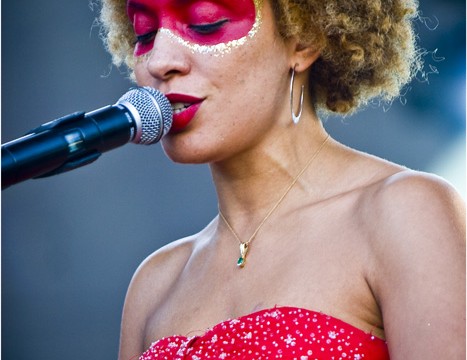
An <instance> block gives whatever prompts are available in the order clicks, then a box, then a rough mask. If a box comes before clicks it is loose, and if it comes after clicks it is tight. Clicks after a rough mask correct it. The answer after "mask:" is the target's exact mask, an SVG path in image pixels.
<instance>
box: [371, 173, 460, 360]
mask: <svg viewBox="0 0 467 360" xmlns="http://www.w3.org/2000/svg"><path fill="white" fill-rule="evenodd" d="M363 202H364V204H365V205H364V206H362V208H363V211H362V213H363V214H364V216H362V219H364V222H365V224H366V225H365V226H366V228H367V229H368V233H369V234H370V239H371V242H370V243H371V246H372V252H371V253H372V272H371V273H372V276H371V277H370V279H369V283H370V286H371V287H372V289H373V292H374V294H375V297H376V298H377V300H378V303H379V305H380V307H381V310H382V314H383V318H384V327H385V333H386V338H387V340H388V344H389V348H390V352H391V359H392V358H394V359H406V358H417V359H418V358H420V359H437V358H443V357H444V358H449V359H460V358H465V205H464V201H463V199H462V198H461V197H460V196H459V194H458V193H457V192H456V190H455V189H453V187H452V186H451V185H450V184H449V183H447V182H446V181H444V180H443V179H441V178H439V177H437V176H435V175H431V174H425V173H420V172H416V171H410V170H405V171H401V172H398V173H396V174H393V175H391V176H389V177H387V178H385V179H382V180H381V181H380V182H378V183H376V184H374V185H373V186H372V187H371V188H370V189H369V190H368V191H367V193H366V194H365V195H364V200H363ZM414 354H417V355H416V356H415V357H414Z"/></svg>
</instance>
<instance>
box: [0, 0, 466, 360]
mask: <svg viewBox="0 0 467 360" xmlns="http://www.w3.org/2000/svg"><path fill="white" fill-rule="evenodd" d="M1 6H2V8H1V10H2V19H1V20H2V22H1V30H2V32H1V36H2V37H1V39H2V47H1V50H2V68H1V75H2V89H1V90H2V92H1V95H2V104H1V105H2V107H1V115H2V143H4V142H6V141H9V140H12V139H14V138H17V137H19V136H21V135H23V134H24V133H25V132H26V131H28V130H30V129H32V128H34V127H36V126H37V125H39V124H41V123H44V122H46V121H49V120H52V119H55V118H57V117H60V116H62V115H66V114H69V113H71V112H74V111H78V110H83V111H90V110H94V109H97V108H99V107H101V106H104V105H107V104H111V103H114V102H115V101H116V100H117V99H118V98H119V97H120V96H121V95H122V94H123V93H124V92H126V91H127V89H128V88H129V86H131V83H130V82H129V81H128V80H127V79H126V74H125V71H123V70H119V69H116V68H113V67H112V66H111V60H110V56H109V55H108V54H107V53H106V52H105V51H104V49H103V46H102V44H101V41H100V39H99V36H98V33H99V31H98V28H97V27H96V26H94V24H95V22H94V21H95V18H96V17H97V7H93V6H90V5H89V3H88V0H81V1H76V0H67V1H63V0H48V1H31V0H29V1H28V0H14V1H3V2H2V4H1ZM420 6H421V11H422V15H423V17H424V18H425V20H424V21H419V22H417V29H418V31H419V33H420V39H421V46H422V47H423V48H425V49H427V51H428V52H429V54H428V55H427V56H426V58H425V60H426V66H425V72H427V73H431V74H430V75H429V76H428V81H417V80H415V81H414V82H413V83H412V84H411V85H410V88H408V89H407V92H406V94H405V95H404V96H403V97H402V98H401V99H400V100H396V101H394V103H393V104H392V106H391V107H390V108H389V109H387V111H385V110H384V109H383V108H381V107H379V108H378V107H376V106H373V107H370V109H368V110H367V111H362V112H360V113H358V114H357V115H355V116H352V117H349V118H345V119H344V120H342V119H335V118H329V119H327V120H326V127H327V128H328V129H329V131H330V132H331V133H332V135H333V136H334V137H335V138H337V139H339V140H341V141H342V142H344V143H346V144H348V145H350V146H354V147H356V148H358V149H361V150H364V151H368V152H370V153H373V154H376V155H379V156H382V157H384V158H387V159H390V160H393V161H396V162H399V163H401V164H403V165H406V166H409V167H412V168H414V169H418V170H423V171H430V172H434V173H437V174H439V175H441V176H443V177H445V178H446V179H448V180H449V181H450V182H451V183H452V184H454V186H456V187H457V189H458V190H459V192H461V193H462V194H463V196H465V67H466V62H465V61H466V59H465V55H466V53H465V2H464V1H460V0H450V1H446V0H445V1H435V0H429V1H424V0H421V4H420ZM437 73H439V74H437ZM420 80H423V79H420ZM216 208H217V205H216V199H215V194H214V190H213V187H212V185H211V180H210V174H209V171H208V168H207V166H205V165H202V166H199V165H197V166H186V165H184V166H182V165H177V164H173V163H171V162H170V161H169V160H167V159H166V158H165V156H164V154H163V152H162V150H161V148H160V146H159V145H154V146H149V147H143V146H136V145H127V146H124V147H122V148H120V149H117V150H114V151H112V152H109V153H106V154H104V155H103V156H102V158H101V159H99V160H98V161H97V162H96V163H94V164H92V165H89V166H86V167H84V168H81V169H79V170H75V171H73V172H70V173H67V174H63V175H60V176H56V177H52V178H48V179H42V180H29V181H26V182H24V183H21V184H18V185H15V186H13V187H11V188H9V189H7V190H5V191H3V192H2V249H1V250H2V251H1V256H2V258H1V260H2V273H1V274H2V315H1V318H2V337H1V340H2V359H5V360H10V359H15V360H23V359H33V358H38V359H48V360H54V359H63V358H66V359H98V358H99V359H115V358H116V357H117V349H118V338H119V323H120V315H121V308H122V305H123V301H124V296H125V292H126V288H127V286H128V283H129V281H130V278H131V276H132V274H133V272H134V270H135V268H136V267H137V266H138V264H139V263H140V262H141V261H142V260H143V259H144V258H145V257H146V256H147V255H148V254H149V253H151V252H153V251H154V250H156V249H157V248H159V247H160V246H161V245H163V244H165V243H167V242H169V241H172V240H174V239H177V238H179V237H183V236H186V235H189V234H191V233H193V232H196V231H198V230H200V229H201V228H202V227H203V226H204V225H205V224H206V223H207V222H208V221H209V220H210V219H211V218H212V217H213V216H215V215H216Z"/></svg>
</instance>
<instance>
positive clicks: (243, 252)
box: [237, 243, 248, 268]
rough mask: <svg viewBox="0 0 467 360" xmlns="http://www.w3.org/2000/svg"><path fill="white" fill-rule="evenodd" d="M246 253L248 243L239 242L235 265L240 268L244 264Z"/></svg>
mask: <svg viewBox="0 0 467 360" xmlns="http://www.w3.org/2000/svg"><path fill="white" fill-rule="evenodd" d="M247 253H248V243H241V244H240V257H239V258H238V260H237V266H238V267H240V268H242V267H244V266H245V262H246V254H247Z"/></svg>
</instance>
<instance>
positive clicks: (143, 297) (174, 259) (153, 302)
mask: <svg viewBox="0 0 467 360" xmlns="http://www.w3.org/2000/svg"><path fill="white" fill-rule="evenodd" d="M185 244H186V243H185ZM186 250H187V249H186V247H184V246H181V242H180V241H179V242H175V243H172V244H170V245H168V246H166V247H164V248H162V249H160V250H158V251H156V252H155V253H153V254H152V255H150V256H149V257H148V258H147V259H146V260H144V261H143V262H142V263H141V265H140V266H139V267H138V269H137V270H136V272H135V274H134V275H133V277H132V279H131V282H130V285H129V287H128V291H127V294H126V297H125V303H124V306H123V313H122V322H121V331H120V348H119V357H118V358H119V360H129V359H132V360H133V359H137V358H138V357H139V356H140V355H141V354H142V353H143V352H144V351H145V350H147V349H145V344H144V339H145V335H146V325H147V322H148V319H149V317H150V316H151V315H152V314H153V313H154V311H156V309H157V307H158V306H159V305H160V304H161V302H162V301H163V300H164V299H165V298H166V296H167V294H168V292H169V291H170V289H171V287H172V284H173V282H174V279H176V278H177V273H179V272H180V270H181V269H182V268H183V263H184V261H185V260H186V259H185V258H186V253H187V251H186Z"/></svg>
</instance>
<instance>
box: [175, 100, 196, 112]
mask: <svg viewBox="0 0 467 360" xmlns="http://www.w3.org/2000/svg"><path fill="white" fill-rule="evenodd" d="M170 105H171V106H172V111H173V113H174V114H180V113H181V112H183V111H185V110H186V109H188V108H189V107H190V106H191V105H193V103H181V102H178V103H172V104H170Z"/></svg>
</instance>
